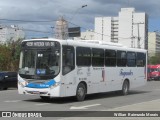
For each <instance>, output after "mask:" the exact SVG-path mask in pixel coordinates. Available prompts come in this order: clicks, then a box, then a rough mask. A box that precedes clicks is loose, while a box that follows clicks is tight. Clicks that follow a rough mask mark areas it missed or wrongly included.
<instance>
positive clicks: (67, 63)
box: [62, 45, 75, 75]
mask: <svg viewBox="0 0 160 120" xmlns="http://www.w3.org/2000/svg"><path fill="white" fill-rule="evenodd" d="M62 61H63V63H62V66H63V68H62V74H63V75H65V74H67V73H69V72H70V71H72V70H73V69H74V68H75V62H74V47H72V46H65V45H64V46H63V60H62Z"/></svg>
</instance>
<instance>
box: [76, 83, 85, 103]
mask: <svg viewBox="0 0 160 120" xmlns="http://www.w3.org/2000/svg"><path fill="white" fill-rule="evenodd" d="M85 96H86V87H85V85H84V84H83V83H80V84H79V85H78V87H77V92H76V98H77V101H83V100H84V99H85Z"/></svg>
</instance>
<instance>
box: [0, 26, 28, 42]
mask: <svg viewBox="0 0 160 120" xmlns="http://www.w3.org/2000/svg"><path fill="white" fill-rule="evenodd" d="M24 38H25V33H24V31H23V30H21V29H19V28H18V27H17V26H15V25H11V26H7V25H0V44H6V43H8V42H11V41H16V40H18V39H24Z"/></svg>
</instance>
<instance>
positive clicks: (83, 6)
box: [71, 5, 87, 21]
mask: <svg viewBox="0 0 160 120" xmlns="http://www.w3.org/2000/svg"><path fill="white" fill-rule="evenodd" d="M85 7H87V5H82V6H81V7H80V8H78V9H77V10H76V11H75V13H74V14H73V16H72V17H71V21H72V20H73V18H74V17H75V16H76V14H77V13H78V11H79V10H80V9H82V8H85Z"/></svg>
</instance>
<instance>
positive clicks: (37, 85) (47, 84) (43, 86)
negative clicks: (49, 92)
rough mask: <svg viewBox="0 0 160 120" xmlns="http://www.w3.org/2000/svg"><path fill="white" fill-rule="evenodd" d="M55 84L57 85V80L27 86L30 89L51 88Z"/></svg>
mask: <svg viewBox="0 0 160 120" xmlns="http://www.w3.org/2000/svg"><path fill="white" fill-rule="evenodd" d="M55 83H56V82H55V80H50V81H47V82H45V83H28V85H26V87H29V88H49V87H51V86H52V85H54V84H55Z"/></svg>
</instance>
